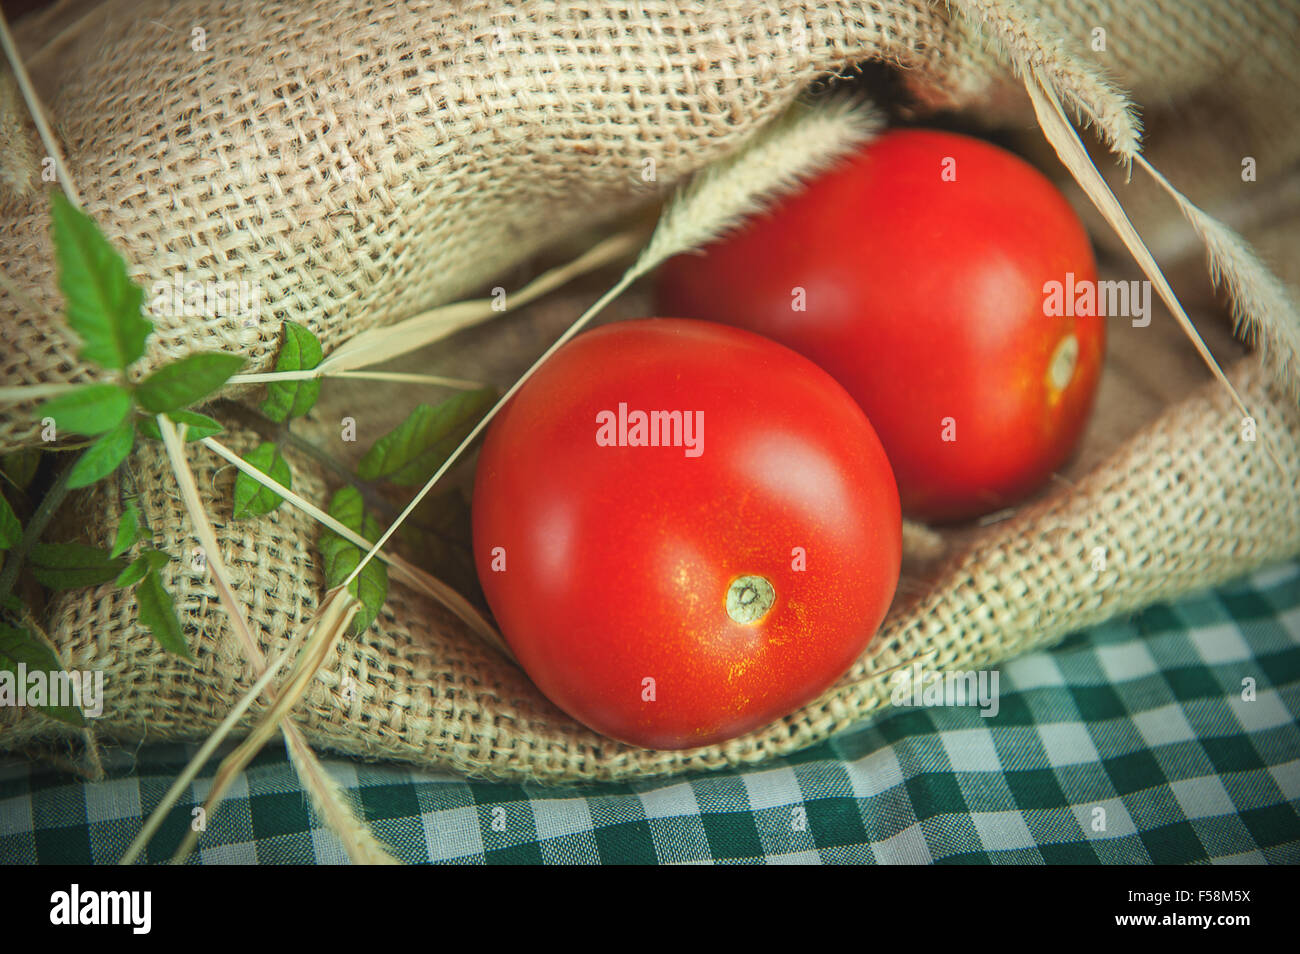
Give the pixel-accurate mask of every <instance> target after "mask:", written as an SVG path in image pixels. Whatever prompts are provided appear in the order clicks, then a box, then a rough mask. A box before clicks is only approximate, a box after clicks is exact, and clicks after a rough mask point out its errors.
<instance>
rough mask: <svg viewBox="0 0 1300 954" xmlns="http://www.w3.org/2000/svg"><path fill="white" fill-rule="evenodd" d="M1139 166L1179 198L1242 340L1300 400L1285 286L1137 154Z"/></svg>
mask: <svg viewBox="0 0 1300 954" xmlns="http://www.w3.org/2000/svg"><path fill="white" fill-rule="evenodd" d="M1137 162H1138V164H1139V165H1140V166H1141V167H1142V168H1143V169H1145V170H1146V171H1147V172H1148V173H1150V174H1151V177H1152V178H1154V179H1155V180H1156V182H1158V183H1159V184H1160V186H1161V187H1162V188H1163V189H1164V190H1165V191H1166V192H1168V193H1169V194H1170V195H1171V196H1173V197H1174V200H1175V201H1176V202H1177V203H1178V208H1179V209H1180V210H1181V211H1182V213H1183V215H1184V216H1186V218H1187V220H1188V221H1189V222H1191V224H1192V228H1193V229H1194V230H1195V231H1196V234H1197V235H1199V236H1200V237H1201V240H1202V241H1203V242H1204V243H1205V249H1206V251H1207V253H1208V254H1209V259H1210V280H1211V281H1212V282H1214V284H1215V285H1218V284H1219V283H1220V280H1222V282H1223V284H1224V285H1225V286H1226V288H1227V290H1228V296H1229V298H1231V300H1232V318H1233V322H1234V327H1235V329H1236V332H1237V334H1238V336H1239V337H1241V338H1242V339H1243V340H1245V341H1246V342H1247V343H1251V344H1257V345H1258V347H1259V350H1260V352H1261V354H1262V355H1263V358H1264V362H1265V364H1266V365H1267V366H1268V367H1269V369H1270V370H1271V371H1272V372H1273V376H1274V378H1275V379H1276V380H1277V381H1278V382H1279V383H1280V384H1281V385H1282V386H1283V387H1285V388H1286V390H1287V393H1288V394H1290V395H1291V398H1292V399H1293V400H1295V399H1300V316H1297V312H1296V307H1295V303H1294V302H1293V301H1292V300H1291V296H1290V294H1288V292H1287V288H1286V286H1285V285H1284V284H1283V283H1282V282H1281V281H1280V280H1279V279H1278V278H1277V277H1276V276H1275V275H1274V274H1273V273H1272V272H1271V271H1269V270H1268V268H1267V267H1265V265H1264V263H1263V262H1261V261H1260V260H1259V258H1258V256H1256V254H1255V251H1254V249H1252V248H1251V247H1250V244H1249V243H1248V242H1247V241H1246V240H1245V239H1244V238H1242V237H1241V236H1240V235H1238V234H1237V233H1236V232H1234V231H1233V230H1232V229H1230V228H1228V226H1226V225H1224V224H1223V223H1222V222H1219V221H1218V220H1216V219H1214V218H1211V217H1210V216H1209V215H1207V214H1206V213H1205V212H1203V211H1201V209H1199V208H1198V207H1197V206H1195V205H1193V204H1192V203H1191V201H1189V200H1188V198H1187V197H1186V196H1185V195H1183V194H1182V193H1181V192H1179V191H1178V190H1177V189H1175V188H1174V187H1173V185H1172V184H1171V183H1170V181H1169V180H1168V179H1166V178H1165V177H1164V175H1163V174H1161V172H1160V171H1159V170H1158V169H1156V168H1155V167H1154V166H1152V165H1151V163H1149V162H1147V161H1146V159H1145V158H1144V157H1143V156H1138V157H1137Z"/></svg>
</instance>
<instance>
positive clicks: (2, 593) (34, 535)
mask: <svg viewBox="0 0 1300 954" xmlns="http://www.w3.org/2000/svg"><path fill="white" fill-rule="evenodd" d="M78 459H80V458H78ZM76 464H77V462H76V461H75V460H74V461H73V462H72V463H71V464H69V465H68V466H66V467H64V468H63V469H62V470H60V471H59V475H58V476H57V477H55V478H54V483H53V484H51V485H50V489H49V490H47V491H46V492H45V496H44V497H42V498H41V502H40V504H39V505H38V506H37V508H36V512H35V513H33V514H32V519H31V520H30V521H28V523H27V526H26V527H24V528H23V536H22V539H21V540H19V541H18V546H17V547H15V548H14V549H13V550H11V551H10V552H9V557H8V559H6V560H5V565H4V570H2V571H0V601H3V600H4V599H5V597H7V596H8V595H9V594H10V593H11V592H12V591H13V588H14V585H15V584H16V583H17V582H18V571H19V570H21V569H22V566H23V563H24V562H25V561H26V560H27V555H28V554H29V553H31V550H32V547H34V546H35V545H36V542H37V541H38V540H39V539H40V538H41V534H43V533H44V532H45V528H46V527H48V526H49V524H50V520H52V519H53V518H54V513H55V511H57V510H58V509H59V505H60V504H62V503H63V499H64V498H65V497H66V496H67V495H68V481H69V479H70V478H71V476H72V470H73V468H74V467H75V466H76Z"/></svg>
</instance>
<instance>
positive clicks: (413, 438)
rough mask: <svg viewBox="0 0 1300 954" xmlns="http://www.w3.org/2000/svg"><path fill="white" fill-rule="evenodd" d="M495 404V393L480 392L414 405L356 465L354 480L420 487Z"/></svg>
mask: <svg viewBox="0 0 1300 954" xmlns="http://www.w3.org/2000/svg"><path fill="white" fill-rule="evenodd" d="M495 400H496V392H495V391H493V390H492V389H491V388H481V389H479V390H477V391H465V392H463V393H461V394H457V395H455V396H454V397H451V398H448V399H447V400H446V401H443V402H442V403H441V404H438V405H436V406H433V407H430V406H429V405H427V404H420V405H417V406H416V408H415V410H413V411H412V412H411V413H410V415H409V416H408V417H407V418H406V420H404V421H403V422H402V423H401V424H399V425H397V427H396V428H394V429H393V430H392V431H391V432H390V433H388V434H386V435H384V436H383V437H381V438H379V440H377V441H375V444H374V446H373V447H371V448H370V450H369V451H368V452H367V453H366V456H365V457H363V458H361V463H359V464H358V465H357V474H358V476H360V477H361V479H362V480H388V481H391V482H392V483H395V484H401V485H404V486H410V485H414V484H422V483H424V482H425V481H426V480H428V479H429V478H430V477H432V476H433V474H434V472H435V471H436V470H437V469H438V468H439V467H441V466H442V465H443V464H444V463H446V461H447V458H448V456H450V454H451V452H452V451H453V450H455V449H456V447H457V446H458V445H459V444H460V442H461V441H463V440H464V439H465V436H466V435H467V434H469V432H470V431H471V430H473V428H474V425H475V424H477V423H478V420H479V418H481V417H482V416H483V415H484V414H486V413H487V411H488V409H489V408H491V407H492V404H493V402H494V401H495Z"/></svg>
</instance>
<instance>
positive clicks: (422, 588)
mask: <svg viewBox="0 0 1300 954" xmlns="http://www.w3.org/2000/svg"><path fill="white" fill-rule="evenodd" d="M200 443H202V444H203V445H204V446H205V447H207V448H208V449H209V450H210V451H212V452H213V453H214V454H216V455H217V456H218V457H221V458H223V459H225V460H227V461H229V462H230V463H231V464H234V465H235V467H236V468H238V469H239V470H240V471H242V472H243V473H245V474H247V475H248V476H249V477H251V478H252V479H253V480H255V481H257V482H258V483H259V484H261V485H262V486H263V487H266V488H267V489H268V490H271V491H273V492H274V493H276V494H278V495H279V496H280V497H281V498H282V499H283V500H284V501H285V502H287V503H289V504H290V505H292V506H294V507H297V508H298V509H299V510H301V511H302V512H303V513H305V514H307V516H309V517H312V518H314V519H315V520H317V521H318V522H319V523H321V524H322V525H323V526H325V527H328V528H329V529H330V530H333V531H334V532H335V533H337V534H338V535H339V536H341V537H344V538H346V539H347V540H348V542H350V543H353V544H356V545H357V546H359V547H361V548H362V549H363V550H364V549H369V547H370V541H369V540H367V539H366V538H365V537H363V536H361V534H359V533H357V532H356V531H355V530H352V529H351V528H350V527H347V526H344V525H343V524H341V523H339V521H338V520H336V519H334V518H333V517H331V516H330V515H329V514H328V513H326V512H325V511H324V510H321V509H320V508H319V507H317V506H316V505H315V504H313V503H312V502H311V501H309V500H307V499H305V498H304V497H301V496H299V495H298V494H296V493H294V492H293V491H292V490H290V489H289V488H288V487H286V486H284V485H283V484H281V483H280V482H279V481H277V480H275V479H274V478H273V477H269V476H267V475H266V474H264V473H262V472H261V471H260V470H258V469H257V468H256V467H254V466H253V465H252V464H250V463H248V461H246V460H244V459H243V458H242V457H240V456H239V455H238V454H236V453H235V452H234V451H232V450H231V449H230V448H229V447H226V446H225V445H224V444H222V443H221V442H220V441H217V440H215V439H214V438H211V437H205V438H203V440H202V441H201V442H200ZM380 559H381V560H383V561H384V562H385V563H387V564H388V565H389V566H391V567H392V568H393V571H394V575H395V576H396V577H397V578H398V579H400V580H402V581H404V582H405V583H406V584H407V585H408V586H410V587H411V588H412V589H414V590H416V591H417V592H419V593H423V594H425V595H426V596H430V597H432V598H433V599H435V600H437V601H438V602H439V603H441V604H442V605H443V606H445V607H447V609H449V610H451V612H453V613H455V614H456V616H457V618H458V619H460V620H461V622H463V623H465V625H467V626H468V627H469V628H470V630H471V631H472V632H473V633H474V634H475V635H476V636H478V637H480V638H481V639H482V640H483V641H484V642H486V643H487V644H488V645H489V646H491V647H492V648H493V649H495V650H497V651H498V652H499V653H501V654H502V655H503V656H505V657H506V658H507V659H509V660H510V661H511V662H513V661H514V655H513V654H512V653H511V652H510V650H509V648H508V647H507V646H506V644H505V642H504V641H503V640H502V639H501V637H500V636H499V635H498V634H497V631H496V630H495V629H493V628H492V625H491V624H490V623H488V621H487V620H485V619H484V618H483V617H482V615H481V614H480V613H479V611H478V610H476V609H475V608H474V606H473V604H472V603H470V602H469V601H468V600H466V599H465V598H464V597H463V596H461V595H460V594H459V593H457V592H456V591H455V590H454V589H453V588H452V587H450V586H448V585H447V584H446V583H443V582H442V581H441V580H439V579H438V578H437V577H434V576H431V575H430V574H429V573H426V572H425V571H424V570H421V569H420V568H419V567H416V566H412V565H411V564H410V563H408V562H407V561H406V560H404V559H402V558H401V557H399V556H397V555H395V554H383V555H381V556H380Z"/></svg>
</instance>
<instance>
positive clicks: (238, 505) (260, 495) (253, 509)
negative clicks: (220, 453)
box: [235, 441, 293, 520]
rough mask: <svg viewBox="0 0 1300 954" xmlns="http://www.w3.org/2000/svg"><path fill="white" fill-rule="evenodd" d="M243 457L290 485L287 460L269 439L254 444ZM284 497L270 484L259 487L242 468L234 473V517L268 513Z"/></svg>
mask: <svg viewBox="0 0 1300 954" xmlns="http://www.w3.org/2000/svg"><path fill="white" fill-rule="evenodd" d="M244 460H246V461H248V463H250V464H252V465H253V466H254V467H256V468H257V469H258V470H260V471H261V472H262V473H264V474H266V476H268V477H270V478H271V479H272V480H275V481H277V482H279V483H281V484H283V485H284V487H285V488H286V489H287V488H291V487H292V486H293V475H292V474H291V473H290V472H289V464H288V462H287V461H286V460H285V459H284V457H282V456H281V455H280V449H279V448H278V447H276V446H275V445H274V444H273V443H271V442H270V441H265V442H263V443H261V444H259V445H258V446H257V449H256V450H254V451H253V452H252V453H251V454H248V455H247V456H246V457H245V458H244ZM283 501H284V498H283V497H281V496H280V495H279V494H277V493H276V492H275V491H274V490H272V489H271V488H270V487H263V486H262V485H261V484H259V483H258V482H257V481H256V480H254V479H253V478H252V477H250V476H248V474H246V473H244V472H243V471H242V470H241V471H240V472H239V473H238V474H236V475H235V519H236V520H241V519H243V518H244V517H259V516H261V515H263V514H268V513H270V512H271V511H272V510H274V509H275V508H276V507H278V506H280V504H281V503H282V502H283Z"/></svg>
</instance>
